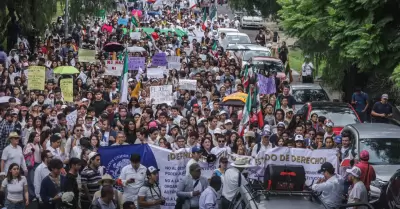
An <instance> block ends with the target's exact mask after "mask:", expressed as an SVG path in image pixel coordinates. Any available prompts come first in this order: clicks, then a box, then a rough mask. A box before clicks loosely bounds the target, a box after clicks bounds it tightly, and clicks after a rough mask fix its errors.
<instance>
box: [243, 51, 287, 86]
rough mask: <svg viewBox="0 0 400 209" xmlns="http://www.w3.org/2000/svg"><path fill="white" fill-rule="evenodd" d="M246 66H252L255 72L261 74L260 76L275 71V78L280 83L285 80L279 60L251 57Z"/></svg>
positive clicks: (283, 70)
mask: <svg viewBox="0 0 400 209" xmlns="http://www.w3.org/2000/svg"><path fill="white" fill-rule="evenodd" d="M248 64H250V65H253V66H254V67H255V70H256V71H257V72H263V73H262V74H267V73H268V72H271V71H276V73H277V77H278V78H279V79H280V80H281V81H284V80H286V74H285V69H284V67H283V63H282V61H281V60H280V59H277V58H274V57H267V56H260V57H252V58H250V59H249V61H248Z"/></svg>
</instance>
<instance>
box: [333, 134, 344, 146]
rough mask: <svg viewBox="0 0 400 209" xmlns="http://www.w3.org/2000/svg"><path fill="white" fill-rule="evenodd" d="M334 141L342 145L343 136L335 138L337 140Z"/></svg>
mask: <svg viewBox="0 0 400 209" xmlns="http://www.w3.org/2000/svg"><path fill="white" fill-rule="evenodd" d="M333 141H335V143H336V144H341V143H342V136H340V135H339V136H335V138H334V139H333Z"/></svg>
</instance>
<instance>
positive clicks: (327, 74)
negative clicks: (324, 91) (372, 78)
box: [278, 0, 400, 88]
mask: <svg viewBox="0 0 400 209" xmlns="http://www.w3.org/2000/svg"><path fill="white" fill-rule="evenodd" d="M278 3H279V4H280V5H281V6H282V9H281V10H280V11H279V15H280V18H281V19H282V22H281V23H282V26H283V27H284V29H285V32H286V33H287V34H288V35H290V36H293V37H297V38H298V39H299V43H300V45H301V46H302V47H303V50H304V52H305V53H307V54H313V55H319V57H321V58H322V59H321V61H322V62H323V63H325V68H324V71H323V77H324V78H325V81H326V82H328V83H330V84H333V85H334V87H336V88H340V87H341V86H345V85H344V84H346V85H347V83H346V80H344V78H345V76H349V75H352V74H353V75H355V74H357V73H360V72H364V73H367V74H368V75H372V74H373V73H376V72H379V73H381V74H384V75H386V76H388V75H390V74H391V73H392V72H393V70H394V68H395V67H396V66H398V65H399V60H400V59H399V58H400V36H399V30H398V28H399V26H400V17H399V16H398V15H397V14H398V13H399V12H400V2H398V1H396V0H386V1H380V0H357V1H348V0H278ZM350 77H353V76H350ZM350 82H353V85H354V84H357V82H361V81H359V80H353V81H350Z"/></svg>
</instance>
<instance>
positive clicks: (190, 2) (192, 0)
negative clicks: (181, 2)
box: [189, 0, 197, 9]
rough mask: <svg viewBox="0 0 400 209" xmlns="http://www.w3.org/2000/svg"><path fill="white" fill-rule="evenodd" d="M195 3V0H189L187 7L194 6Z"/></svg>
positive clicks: (191, 7)
mask: <svg viewBox="0 0 400 209" xmlns="http://www.w3.org/2000/svg"><path fill="white" fill-rule="evenodd" d="M196 5H197V3H196V0H189V9H193V8H195V7H196Z"/></svg>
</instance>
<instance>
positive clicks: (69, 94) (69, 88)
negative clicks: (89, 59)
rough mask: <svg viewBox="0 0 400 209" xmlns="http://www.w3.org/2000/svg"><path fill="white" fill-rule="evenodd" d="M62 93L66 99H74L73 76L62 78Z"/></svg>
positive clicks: (67, 100) (69, 100) (68, 100)
mask: <svg viewBox="0 0 400 209" xmlns="http://www.w3.org/2000/svg"><path fill="white" fill-rule="evenodd" d="M60 88H61V93H62V95H63V98H64V101H66V102H73V101H74V80H73V79H72V78H64V79H61V80H60Z"/></svg>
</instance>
